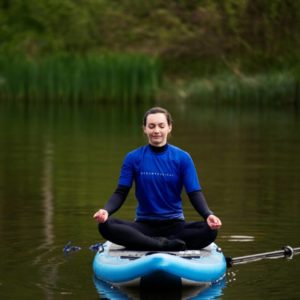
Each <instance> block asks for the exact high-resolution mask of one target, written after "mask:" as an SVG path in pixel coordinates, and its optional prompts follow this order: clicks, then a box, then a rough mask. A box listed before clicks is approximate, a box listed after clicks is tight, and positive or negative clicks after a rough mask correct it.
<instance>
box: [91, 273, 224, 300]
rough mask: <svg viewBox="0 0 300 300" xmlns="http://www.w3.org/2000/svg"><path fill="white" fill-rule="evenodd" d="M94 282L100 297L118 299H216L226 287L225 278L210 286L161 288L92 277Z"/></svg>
mask: <svg viewBox="0 0 300 300" xmlns="http://www.w3.org/2000/svg"><path fill="white" fill-rule="evenodd" d="M94 284H95V287H96V290H97V292H98V294H99V296H100V299H114V300H115V299H119V300H127V299H130V300H137V299H140V300H151V299H157V300H159V299H162V300H167V299H170V300H179V299H185V300H211V299H218V298H220V297H221V296H222V295H223V289H224V288H225V287H226V278H223V280H221V281H220V282H218V283H216V284H213V285H211V286H197V287H186V288H181V287H176V286H175V287H173V286H172V288H166V289H161V288H160V287H154V288H153V289H139V288H117V287H114V286H112V285H110V284H107V283H106V282H104V281H101V280H98V279H97V278H95V277H94Z"/></svg>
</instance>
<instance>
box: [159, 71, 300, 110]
mask: <svg viewBox="0 0 300 300" xmlns="http://www.w3.org/2000/svg"><path fill="white" fill-rule="evenodd" d="M298 74H299V73H297V72H295V71H273V72H267V73H263V74H252V75H239V76H237V75H235V74H233V73H229V72H228V73H221V74H219V75H213V76H209V77H205V76H204V77H202V78H194V79H189V80H183V81H181V82H179V83H177V84H176V87H175V88H174V84H173V83H168V84H167V85H166V86H165V90H164V91H163V92H162V95H163V97H165V98H170V100H171V98H175V99H176V100H177V101H178V102H180V101H186V102H194V103H205V104H245V105H247V104H256V105H270V106H272V105H280V104H288V105H295V106H297V104H298V103H299V101H300V99H299V98H300V77H299V76H298Z"/></svg>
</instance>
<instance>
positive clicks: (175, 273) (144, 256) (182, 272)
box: [93, 241, 226, 287]
mask: <svg viewBox="0 0 300 300" xmlns="http://www.w3.org/2000/svg"><path fill="white" fill-rule="evenodd" d="M93 269H94V273H95V276H96V277H97V278H98V279H100V280H103V281H105V282H108V283H111V284H113V285H119V286H141V287H146V286H162V285H164V286H165V285H168V286H173V285H176V286H178V285H180V286H190V285H210V284H212V283H216V282H218V281H220V280H222V278H223V277H224V276H225V272H226V260H225V257H224V255H223V253H222V251H221V250H220V248H218V247H217V245H216V244H215V243H212V244H210V245H209V246H207V247H206V248H203V249H201V250H186V251H174V252H170V251H168V252H163V251H162V252H153V251H135V250H128V249H126V248H124V247H122V246H119V245H116V244H113V243H111V242H109V241H107V242H105V243H104V244H103V245H102V246H100V247H99V250H98V251H97V253H96V255H95V257H94V261H93Z"/></svg>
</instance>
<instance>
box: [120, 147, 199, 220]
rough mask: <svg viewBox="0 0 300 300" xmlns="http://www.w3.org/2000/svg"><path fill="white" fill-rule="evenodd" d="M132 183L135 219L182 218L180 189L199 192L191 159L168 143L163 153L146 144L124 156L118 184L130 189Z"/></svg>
mask: <svg viewBox="0 0 300 300" xmlns="http://www.w3.org/2000/svg"><path fill="white" fill-rule="evenodd" d="M133 182H134V183H135V196H136V198H137V200H138V206H137V210H136V219H137V220H166V219H184V215H183V209H182V200H181V192H182V189H183V187H184V188H185V190H186V192H187V193H191V192H193V191H199V190H201V186H200V183H199V180H198V176H197V171H196V168H195V165H194V162H193V160H192V158H191V156H190V155H189V154H188V153H187V152H185V151H183V150H181V149H180V148H178V147H176V146H173V145H170V144H167V145H166V147H165V149H164V151H162V152H155V151H153V150H152V149H151V146H150V145H146V146H142V147H139V148H137V149H135V150H133V151H131V152H129V153H128V154H127V156H126V157H125V160H124V162H123V165H122V168H121V174H120V178H119V185H123V186H127V187H131V186H132V184H133Z"/></svg>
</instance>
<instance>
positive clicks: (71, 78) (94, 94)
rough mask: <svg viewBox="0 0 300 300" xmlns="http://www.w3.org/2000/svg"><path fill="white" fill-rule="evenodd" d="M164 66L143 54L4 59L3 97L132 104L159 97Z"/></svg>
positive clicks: (1, 72) (1, 64)
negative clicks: (161, 67)
mask: <svg viewBox="0 0 300 300" xmlns="http://www.w3.org/2000/svg"><path fill="white" fill-rule="evenodd" d="M160 78H161V75H160V66H159V63H158V61H157V60H156V59H154V58H151V57H148V56H145V55H136V54H135V55H133V54H107V55H101V56H100V55H87V56H73V55H53V56H48V57H44V58H40V59H38V60H32V59H28V58H27V59H26V58H13V59H10V58H0V97H1V99H14V100H18V101H23V100H25V101H59V102H70V101H72V102H88V101H90V102H97V101H106V102H109V101H114V102H127V101H128V102H132V101H139V100H141V99H142V100H145V99H146V100H151V99H154V98H155V95H156V92H157V90H158V88H159V86H160Z"/></svg>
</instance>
